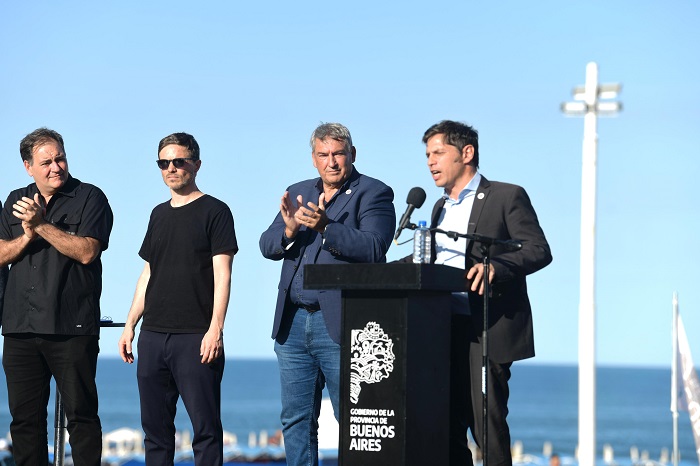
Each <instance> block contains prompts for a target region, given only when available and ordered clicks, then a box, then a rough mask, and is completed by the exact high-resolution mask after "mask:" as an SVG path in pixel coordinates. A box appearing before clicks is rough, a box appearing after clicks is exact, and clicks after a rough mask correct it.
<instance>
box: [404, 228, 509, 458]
mask: <svg viewBox="0 0 700 466" xmlns="http://www.w3.org/2000/svg"><path fill="white" fill-rule="evenodd" d="M406 228H410V229H412V230H413V229H415V228H416V225H415V224H410V225H407V226H406ZM430 231H432V232H435V233H442V234H444V235H447V237H448V238H452V239H453V240H455V241H457V239H458V238H466V239H468V240H471V241H474V242H477V243H479V252H481V254H482V255H483V260H482V263H483V265H484V310H483V312H484V315H483V319H484V327H483V329H482V333H481V403H482V406H481V407H482V410H481V414H482V423H483V432H482V446H481V455H482V465H483V466H488V439H489V436H488V403H487V402H488V391H487V387H488V379H489V342H488V335H489V301H490V295H491V284H490V283H489V273H490V272H491V246H493V245H500V246H504V247H505V248H506V249H508V250H510V251H517V250H519V249H521V248H522V247H523V245H522V243H521V242H520V241H517V240H512V239H510V240H502V239H496V238H491V237H488V236H484V235H480V234H478V233H457V232H455V231H445V230H441V229H439V228H431V229H430ZM465 254H466V251H465Z"/></svg>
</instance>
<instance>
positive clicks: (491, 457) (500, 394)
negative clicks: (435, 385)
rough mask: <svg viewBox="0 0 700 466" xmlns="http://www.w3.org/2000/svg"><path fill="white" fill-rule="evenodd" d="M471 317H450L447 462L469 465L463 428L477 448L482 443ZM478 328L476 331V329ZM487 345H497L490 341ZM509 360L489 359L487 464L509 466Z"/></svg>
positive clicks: (479, 362) (478, 359)
mask: <svg viewBox="0 0 700 466" xmlns="http://www.w3.org/2000/svg"><path fill="white" fill-rule="evenodd" d="M470 325H471V319H469V317H466V316H453V317H452V346H451V349H452V355H451V357H452V370H451V374H450V375H451V382H450V401H451V403H452V409H451V410H450V411H451V412H450V465H451V466H464V465H470V466H471V465H473V464H474V463H473V458H472V455H471V453H470V452H469V449H468V448H467V441H466V435H467V428H468V429H469V430H471V432H472V437H474V440H475V442H476V444H477V445H478V446H479V448H481V449H482V451H483V449H484V446H483V445H482V443H483V440H482V439H483V435H484V434H483V432H484V429H483V425H484V422H483V408H482V407H483V394H482V391H481V387H482V366H483V356H482V347H481V345H480V344H479V343H478V342H477V341H476V339H475V338H474V337H473V336H470V335H473V334H474V332H475V331H477V330H476V329H474V330H473V329H471V328H470V327H469V326H470ZM479 331H480V330H479ZM489 344H490V345H492V344H497V343H495V342H493V341H491V342H489ZM511 365H512V363H500V364H499V363H496V362H494V361H492V360H489V376H488V385H487V386H486V393H487V402H488V420H487V422H488V464H489V466H512V464H513V459H512V456H511V452H510V429H509V428H508V422H507V421H506V417H507V416H508V398H509V396H510V391H509V388H508V381H509V380H510V367H511Z"/></svg>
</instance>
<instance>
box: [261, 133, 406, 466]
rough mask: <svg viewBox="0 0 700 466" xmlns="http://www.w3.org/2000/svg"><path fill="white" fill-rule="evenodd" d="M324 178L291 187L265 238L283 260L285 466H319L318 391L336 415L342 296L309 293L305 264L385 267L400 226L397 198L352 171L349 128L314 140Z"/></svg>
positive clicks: (279, 314) (277, 331)
mask: <svg viewBox="0 0 700 466" xmlns="http://www.w3.org/2000/svg"><path fill="white" fill-rule="evenodd" d="M310 145H311V160H312V162H313V165H314V167H315V168H316V170H317V171H318V174H319V177H317V178H312V179H310V180H306V181H301V182H299V183H296V184H293V185H292V186H290V187H289V188H287V191H286V192H285V193H284V195H283V196H282V200H281V203H280V207H279V213H278V214H277V216H276V217H275V220H274V221H273V222H272V225H270V227H269V228H268V229H267V231H265V232H264V233H263V234H262V236H261V237H260V250H261V252H262V254H263V256H265V257H266V258H268V259H272V260H283V263H282V275H281V278H280V283H279V293H278V296H277V308H276V310H275V319H274V324H273V330H272V338H274V339H275V353H277V360H278V362H279V367H280V380H281V382H282V415H281V420H282V432H283V434H284V447H285V451H286V456H287V464H290V465H317V464H318V439H317V429H318V416H319V408H320V405H321V390H322V389H323V386H324V385H328V392H329V394H330V398H331V403H332V405H333V411H334V412H335V417H336V419H337V418H338V416H339V414H340V411H339V402H340V395H339V378H340V306H341V304H340V291H339V290H335V291H333V290H326V291H317V290H306V289H304V287H303V286H302V284H303V282H304V279H303V275H304V265H306V264H344V263H356V262H386V252H387V250H388V249H389V245H390V243H391V238H392V236H393V234H394V228H395V226H396V213H395V211H394V204H393V200H394V192H393V191H392V190H391V188H390V187H388V186H387V185H385V184H384V183H382V182H381V181H379V180H376V179H374V178H370V177H368V176H365V175H362V174H360V173H359V172H358V171H357V170H355V169H354V166H353V163H354V162H355V154H356V151H355V147H354V146H353V145H352V138H351V136H350V132H349V131H348V129H347V128H346V127H345V126H343V125H340V124H338V123H325V124H322V125H320V126H319V127H318V128H316V130H315V131H314V132H313V134H312V135H311V141H310Z"/></svg>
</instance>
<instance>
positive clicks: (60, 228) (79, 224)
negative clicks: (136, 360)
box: [0, 128, 113, 466]
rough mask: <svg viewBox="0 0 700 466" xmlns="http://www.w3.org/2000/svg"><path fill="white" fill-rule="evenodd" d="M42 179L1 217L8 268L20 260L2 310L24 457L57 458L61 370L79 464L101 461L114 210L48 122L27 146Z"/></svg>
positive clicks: (20, 457)
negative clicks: (101, 372)
mask: <svg viewBox="0 0 700 466" xmlns="http://www.w3.org/2000/svg"><path fill="white" fill-rule="evenodd" d="M20 155H21V156H22V161H23V162H24V168H25V170H26V171H27V173H28V174H29V176H31V177H32V178H33V179H34V182H33V183H32V184H30V185H29V186H27V187H25V188H20V189H16V190H14V191H12V192H11V193H10V195H9V197H8V198H7V202H6V203H5V206H4V209H3V210H2V216H1V219H0V267H4V266H5V265H7V264H12V267H11V268H10V273H9V277H8V282H7V287H6V289H5V299H4V304H5V306H4V313H3V315H2V333H3V335H4V337H5V339H4V346H3V361H2V362H3V367H4V369H5V377H6V380H7V394H8V401H9V406H10V414H11V415H12V423H11V424H10V434H11V435H12V447H13V454H14V459H15V463H16V464H17V465H28V466H37V465H39V466H41V465H47V464H48V453H47V451H48V448H47V436H48V435H47V423H46V414H47V413H46V405H47V404H48V401H49V391H50V385H49V384H50V381H51V377H52V376H53V378H54V379H55V380H56V384H57V385H58V390H59V391H60V392H61V396H62V399H63V404H64V407H65V412H66V417H67V418H68V433H69V435H70V444H71V448H72V456H73V464H75V465H89V466H99V465H100V456H101V453H102V428H101V425H100V418H99V417H98V415H97V387H96V386H95V372H96V369H97V353H98V352H99V347H98V339H99V332H100V294H101V291H102V264H101V262H100V256H101V254H102V251H104V250H105V249H107V246H108V243H109V235H110V232H111V230H112V220H113V217H112V210H111V209H110V207H109V203H108V202H107V198H106V197H105V195H104V194H103V193H102V191H101V190H100V189H99V188H97V187H96V186H93V185H90V184H88V183H82V182H80V181H79V180H78V179H76V178H73V177H72V176H71V175H70V174H69V172H68V159H67V158H66V153H65V149H64V145H63V137H62V136H61V135H60V134H59V133H57V132H56V131H53V130H50V129H47V128H39V129H37V130H36V131H33V132H32V133H30V134H28V135H27V136H26V137H25V138H24V139H22V142H21V143H20Z"/></svg>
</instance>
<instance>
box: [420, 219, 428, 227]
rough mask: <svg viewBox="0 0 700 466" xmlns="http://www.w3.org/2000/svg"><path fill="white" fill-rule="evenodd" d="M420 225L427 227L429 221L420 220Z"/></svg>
mask: <svg viewBox="0 0 700 466" xmlns="http://www.w3.org/2000/svg"><path fill="white" fill-rule="evenodd" d="M418 226H419V227H425V226H428V223H427V222H426V221H425V220H421V221H419V222H418Z"/></svg>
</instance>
